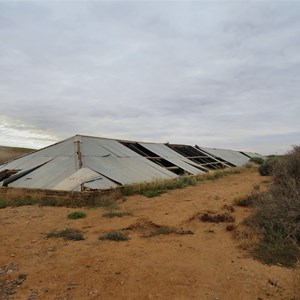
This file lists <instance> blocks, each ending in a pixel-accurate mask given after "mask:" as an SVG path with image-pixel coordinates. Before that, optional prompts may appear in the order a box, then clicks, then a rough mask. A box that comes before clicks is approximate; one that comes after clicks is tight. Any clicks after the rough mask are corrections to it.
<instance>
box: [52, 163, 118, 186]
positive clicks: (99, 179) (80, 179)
mask: <svg viewBox="0 0 300 300" xmlns="http://www.w3.org/2000/svg"><path fill="white" fill-rule="evenodd" d="M81 184H84V185H85V187H90V188H92V186H93V188H97V189H109V188H114V187H117V186H118V185H117V184H115V183H114V182H112V181H111V180H109V179H107V178H105V177H103V176H102V175H100V174H99V173H97V172H95V171H93V170H91V169H88V168H81V169H79V170H78V171H76V172H75V173H73V174H72V175H70V176H69V177H67V178H66V179H64V180H63V181H61V182H59V183H58V184H57V185H56V186H54V187H53V189H55V190H67V191H80V190H81Z"/></svg>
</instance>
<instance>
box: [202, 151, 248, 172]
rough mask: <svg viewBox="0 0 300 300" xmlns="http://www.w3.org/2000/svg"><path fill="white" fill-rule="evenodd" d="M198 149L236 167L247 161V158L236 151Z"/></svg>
mask: <svg viewBox="0 0 300 300" xmlns="http://www.w3.org/2000/svg"><path fill="white" fill-rule="evenodd" d="M199 148H200V149H202V150H203V151H205V152H207V153H209V154H211V155H213V156H215V157H220V158H222V159H224V160H226V161H228V162H229V163H231V164H233V165H235V166H237V167H238V166H242V165H243V164H245V163H247V162H248V161H249V157H247V156H246V155H243V154H242V153H240V152H238V151H234V150H227V149H215V148H206V147H199Z"/></svg>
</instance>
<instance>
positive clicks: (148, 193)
mask: <svg viewBox="0 0 300 300" xmlns="http://www.w3.org/2000/svg"><path fill="white" fill-rule="evenodd" d="M162 193H163V192H162V191H146V192H144V193H143V196H145V197H147V198H154V197H159V196H160V195H161V194H162Z"/></svg>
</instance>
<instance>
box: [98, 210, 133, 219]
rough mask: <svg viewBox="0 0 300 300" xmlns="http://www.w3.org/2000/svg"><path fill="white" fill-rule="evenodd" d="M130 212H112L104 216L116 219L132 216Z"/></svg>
mask: <svg viewBox="0 0 300 300" xmlns="http://www.w3.org/2000/svg"><path fill="white" fill-rule="evenodd" d="M130 215H131V213H130V212H122V211H110V212H108V213H105V214H103V215H102V216H103V217H105V218H115V217H118V218H120V217H124V216H130Z"/></svg>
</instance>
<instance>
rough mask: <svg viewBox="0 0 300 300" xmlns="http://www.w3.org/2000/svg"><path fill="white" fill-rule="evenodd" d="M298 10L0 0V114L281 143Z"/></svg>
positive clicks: (139, 132) (293, 81) (157, 135)
mask: <svg viewBox="0 0 300 300" xmlns="http://www.w3.org/2000/svg"><path fill="white" fill-rule="evenodd" d="M299 13H300V3H297V2H288V1H285V2H256V1H253V2H224V3H222V2H218V3H216V2H211V3H209V2H196V1H191V2H189V1H187V2H186V1H185V2H175V1H174V2H171V1H167V2H153V1H148V2H144V1H143V2H127V1H126V2H120V1H118V2H95V1H80V2H77V1H67V2H55V1H53V2H37V1H36V2H12V3H11V2H0V24H1V26H0V39H1V41H2V43H1V44H0V105H1V112H0V114H1V115H5V116H7V117H9V118H12V119H15V120H19V121H20V122H23V123H24V124H32V126H34V127H35V128H38V130H41V131H43V132H45V134H47V133H48V132H51V135H52V133H55V135H56V137H57V138H65V137H68V136H69V135H72V134H75V133H84V134H90V135H100V136H101V135H106V136H110V137H120V138H131V139H143V140H146V139H150V140H155V141H166V140H169V141H175V142H189V143H193V142H197V143H198V144H202V145H204V146H206V145H207V146H219V147H225V146H228V147H232V146H236V147H237V148H245V147H247V148H249V149H250V148H251V147H252V146H253V145H254V146H256V145H257V143H256V142H255V138H256V137H257V140H259V141H260V142H261V143H263V141H264V140H265V141H266V142H265V144H262V146H259V147H260V149H261V151H263V152H267V151H271V149H272V147H273V148H274V151H277V150H276V149H280V150H278V151H281V152H282V151H284V149H287V148H288V147H289V145H290V141H291V140H292V138H293V137H294V139H295V142H294V143H297V138H298V137H299V136H298V135H297V133H298V132H299V131H300V124H299V122H298V114H299V112H300V105H299V101H298V95H299V89H300V88H299V86H300V85H299V78H300V76H299V75H300V74H299V72H300V71H299V64H300V54H299V53H300V52H299V50H300V44H299V43H300V41H299V34H300V19H299V17H298V16H299ZM276 134H277V135H276ZM275 135H276V136H277V138H273V137H274V136H275ZM285 135H286V136H288V137H289V138H288V139H284V136H285ZM261 136H265V137H270V138H265V139H262V138H261ZM0 139H1V140H2V139H3V137H2V136H1V135H0ZM281 141H282V142H281ZM212 143H214V145H212ZM251 143H252V144H251ZM282 143H286V144H285V145H284V146H282ZM284 147H285V148H284ZM283 148H284V149H283ZM245 150H247V149H245ZM251 150H255V149H251ZM274 151H273V152H274ZM271 152H272V151H271Z"/></svg>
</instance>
